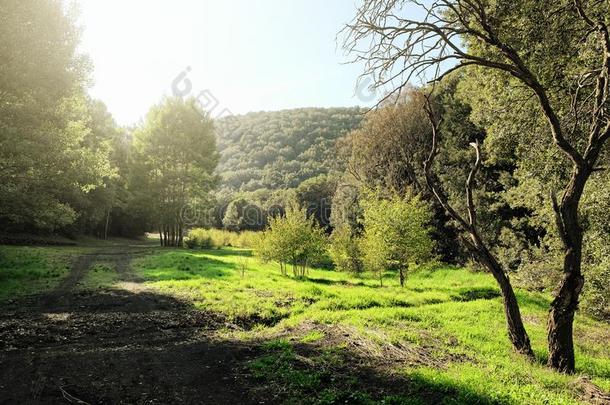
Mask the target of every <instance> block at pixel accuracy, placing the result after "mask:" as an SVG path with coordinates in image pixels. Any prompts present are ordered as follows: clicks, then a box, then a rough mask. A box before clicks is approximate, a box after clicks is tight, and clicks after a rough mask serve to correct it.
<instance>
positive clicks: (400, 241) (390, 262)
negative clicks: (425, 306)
mask: <svg viewBox="0 0 610 405" xmlns="http://www.w3.org/2000/svg"><path fill="white" fill-rule="evenodd" d="M362 205H363V208H364V216H363V224H364V235H363V237H362V251H363V253H364V264H365V266H367V268H368V270H370V271H374V272H375V273H377V274H378V275H379V280H380V282H383V281H382V277H383V273H384V271H385V270H386V269H388V268H394V269H397V270H399V273H400V282H401V285H402V284H403V283H404V279H405V277H406V274H405V273H406V271H407V270H408V268H409V265H410V264H411V263H418V264H419V263H422V262H425V261H428V260H430V259H431V258H432V257H433V253H432V252H433V250H434V242H433V241H432V239H431V238H430V231H431V229H430V226H429V223H430V218H431V214H430V209H429V208H428V206H427V205H426V204H425V203H423V202H422V201H421V199H420V198H419V197H417V196H414V197H412V196H408V195H407V196H405V197H400V196H397V195H394V196H391V197H389V198H383V197H382V195H381V194H380V193H379V192H370V191H369V192H366V196H365V198H364V199H363V201H362Z"/></svg>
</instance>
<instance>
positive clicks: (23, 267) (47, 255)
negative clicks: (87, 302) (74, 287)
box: [0, 246, 78, 300]
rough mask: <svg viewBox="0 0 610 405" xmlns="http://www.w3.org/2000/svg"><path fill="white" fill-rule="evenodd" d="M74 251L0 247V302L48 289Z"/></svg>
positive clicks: (67, 267) (62, 273)
mask: <svg viewBox="0 0 610 405" xmlns="http://www.w3.org/2000/svg"><path fill="white" fill-rule="evenodd" d="M77 250H78V248H73V247H70V248H66V247H23V246H0V300H2V299H7V298H12V297H15V296H18V295H23V294H33V293H37V292H41V291H44V290H48V289H52V288H54V287H55V286H57V285H58V284H59V282H60V281H61V279H62V278H63V277H65V276H66V275H67V274H68V273H69V270H70V264H71V257H72V254H73V253H74V252H76V251H77Z"/></svg>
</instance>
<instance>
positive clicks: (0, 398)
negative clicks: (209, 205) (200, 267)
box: [0, 247, 254, 404]
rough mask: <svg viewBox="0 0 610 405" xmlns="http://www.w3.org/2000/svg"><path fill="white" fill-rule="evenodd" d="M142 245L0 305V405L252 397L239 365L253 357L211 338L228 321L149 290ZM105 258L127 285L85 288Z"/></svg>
mask: <svg viewBox="0 0 610 405" xmlns="http://www.w3.org/2000/svg"><path fill="white" fill-rule="evenodd" d="M146 253H147V252H146V251H145V250H142V249H141V248H129V247H117V248H112V249H108V248H104V250H98V251H96V252H94V253H91V254H86V255H82V256H80V257H76V258H75V260H74V262H73V265H72V268H71V271H70V274H69V275H68V276H67V277H66V278H65V279H64V280H63V281H62V283H61V284H60V285H59V286H58V287H57V288H56V289H55V290H53V291H50V292H49V293H47V294H45V295H42V296H34V297H28V298H24V299H20V300H16V301H13V302H10V303H5V304H1V306H0V403H1V404H67V403H73V404H173V403H177V404H242V403H252V401H251V400H250V399H249V398H248V393H247V391H248V390H247V385H246V382H245V381H244V379H245V377H243V375H242V372H241V370H242V369H243V368H242V365H243V363H244V361H247V359H249V358H251V357H252V356H253V355H254V353H253V352H252V350H251V349H249V348H247V347H243V346H240V345H239V344H237V343H235V342H229V341H222V340H219V339H215V338H213V337H212V336H213V335H214V333H213V332H214V331H215V330H217V329H218V328H219V327H221V326H223V325H224V323H223V321H222V319H219V318H218V317H217V316H214V315H211V314H205V313H202V312H199V311H195V310H193V309H192V308H191V307H190V306H189V305H188V304H187V303H184V302H181V301H178V300H175V299H173V298H171V297H167V296H162V295H158V294H156V293H154V292H153V291H150V290H148V289H146V288H145V287H144V285H143V283H142V280H141V279H139V278H138V276H137V275H135V274H134V273H133V272H132V271H131V269H130V266H129V263H130V261H131V259H132V258H133V257H134V256H136V255H142V254H146ZM98 261H103V262H104V263H108V262H111V263H113V264H114V267H115V268H116V271H117V272H118V274H119V278H120V280H121V283H120V285H121V287H120V288H112V289H110V288H108V289H98V290H94V291H85V290H82V289H80V288H79V285H80V283H81V282H82V280H83V279H84V278H85V276H86V275H87V272H88V271H89V270H90V268H91V266H92V265H93V264H95V263H96V262H98Z"/></svg>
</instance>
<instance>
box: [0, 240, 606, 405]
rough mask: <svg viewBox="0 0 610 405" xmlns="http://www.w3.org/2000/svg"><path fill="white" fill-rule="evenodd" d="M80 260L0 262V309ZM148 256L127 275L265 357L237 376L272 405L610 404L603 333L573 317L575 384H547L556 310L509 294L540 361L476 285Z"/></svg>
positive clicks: (227, 258)
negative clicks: (549, 328)
mask: <svg viewBox="0 0 610 405" xmlns="http://www.w3.org/2000/svg"><path fill="white" fill-rule="evenodd" d="M75 249H77V248H26V247H3V248H1V249H0V254H1V259H0V264H1V265H0V298H2V299H6V298H10V297H12V296H16V295H18V294H25V293H34V292H37V291H41V290H44V289H49V288H53V286H55V285H57V283H58V282H59V281H60V280H61V279H62V277H63V276H65V274H66V272H67V269H68V268H69V265H70V264H69V263H70V255H71V254H74V253H75V251H76V250H75ZM154 252H155V253H153V254H149V255H146V256H142V257H138V258H135V259H134V260H133V262H132V268H133V270H134V271H135V273H136V274H138V276H139V277H140V278H141V280H142V281H143V282H144V283H145V285H146V286H147V287H149V288H150V289H152V290H154V291H156V293H157V294H161V295H165V296H173V297H176V298H179V299H180V300H182V301H184V302H186V303H188V305H192V306H194V307H195V308H197V309H200V310H202V311H207V312H214V313H216V314H221V315H222V316H223V318H224V319H226V321H227V322H226V327H225V328H223V329H221V330H220V331H218V337H219V338H221V339H227V340H233V341H239V342H241V343H243V344H247V345H252V346H253V347H254V346H256V347H257V348H259V349H260V351H259V352H258V354H257V356H256V358H255V359H253V360H251V361H249V362H248V363H247V364H244V365H243V367H244V373H245V374H246V375H248V376H249V378H253V379H254V381H256V382H257V383H256V384H254V385H253V390H255V391H257V390H258V391H260V392H259V394H260V395H261V396H264V397H267V398H275V400H276V402H287V403H289V402H291V401H292V402H294V403H405V404H410V403H505V404H572V403H586V399H587V397H588V396H589V395H591V392H592V391H593V392H594V391H595V390H596V389H597V388H596V387H598V388H599V389H601V390H603V391H605V392H609V391H610V347H609V346H608V342H610V327H609V325H608V324H607V323H602V322H598V321H595V320H593V319H591V318H588V317H585V316H579V317H578V319H577V322H576V324H575V328H576V329H575V340H576V355H577V369H578V370H577V371H578V372H577V375H573V376H566V375H562V374H558V373H555V372H553V371H550V370H549V369H548V368H546V367H545V366H544V362H545V360H546V334H545V329H546V316H547V308H548V304H549V300H550V298H549V297H548V296H546V295H543V294H534V293H530V292H525V291H517V294H518V298H519V301H520V303H521V306H522V313H523V316H524V320H525V323H526V327H527V329H528V332H529V334H530V337H531V339H532V343H533V347H534V350H535V352H536V357H537V362H536V363H533V364H532V363H529V362H527V361H526V360H524V359H523V358H522V357H520V356H518V355H516V354H514V353H513V351H512V349H511V347H510V345H509V343H508V339H507V338H506V331H505V325H504V318H503V313H502V304H501V299H500V297H499V295H498V291H497V288H496V286H495V283H494V281H493V279H492V277H491V276H489V275H487V274H484V273H476V272H471V271H469V270H467V269H459V268H451V267H448V266H437V267H430V268H422V269H419V270H417V271H415V272H413V273H412V274H410V275H409V278H408V280H407V283H406V286H405V287H404V288H401V287H400V286H399V284H398V280H397V278H395V277H393V275H392V274H390V273H388V274H387V277H386V279H385V280H384V286H383V287H381V286H380V285H379V281H378V280H377V279H376V278H374V277H373V276H368V275H364V276H362V277H353V276H351V275H348V274H343V273H337V272H333V271H326V270H318V269H311V270H310V272H309V275H308V277H307V278H306V279H295V278H292V277H284V276H282V275H280V271H279V266H276V265H274V264H263V263H260V262H258V261H257V260H256V259H255V258H253V257H251V252H250V251H248V250H239V249H221V250H208V251H188V250H172V251H169V250H161V249H156V250H154ZM243 269H245V271H244V272H243V275H242V270H243ZM114 271H115V270H114V267H113V265H112V263H107V262H99V263H95V264H94V265H93V266H92V267H91V270H90V271H89V273H88V274H87V276H86V278H85V279H84V281H83V283H82V286H81V288H85V289H94V288H100V287H107V286H112V285H113V284H115V283H116V280H117V277H116V274H114ZM115 288H120V285H119V284H116V285H115ZM272 402H273V401H272Z"/></svg>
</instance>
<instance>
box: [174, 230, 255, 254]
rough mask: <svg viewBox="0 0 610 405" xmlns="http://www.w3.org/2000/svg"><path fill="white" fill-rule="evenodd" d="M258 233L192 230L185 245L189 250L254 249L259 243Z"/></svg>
mask: <svg viewBox="0 0 610 405" xmlns="http://www.w3.org/2000/svg"><path fill="white" fill-rule="evenodd" d="M259 237H260V235H259V233H258V232H252V231H242V232H230V231H225V230H222V229H203V228H195V229H191V230H190V231H189V232H188V234H187V236H186V238H185V240H184V244H185V246H186V247H187V248H189V249H212V248H221V247H237V248H253V247H254V246H256V244H257V243H258V239H259Z"/></svg>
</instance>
